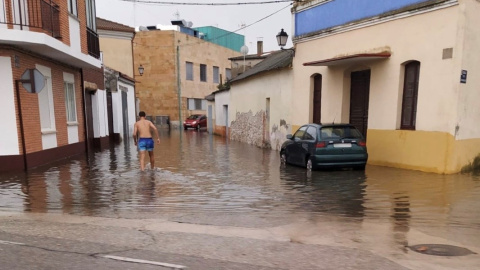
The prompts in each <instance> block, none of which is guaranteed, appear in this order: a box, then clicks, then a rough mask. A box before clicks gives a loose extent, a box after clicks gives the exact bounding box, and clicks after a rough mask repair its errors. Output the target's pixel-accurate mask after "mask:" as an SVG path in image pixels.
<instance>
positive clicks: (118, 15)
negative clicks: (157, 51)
mask: <svg viewBox="0 0 480 270" xmlns="http://www.w3.org/2000/svg"><path fill="white" fill-rule="evenodd" d="M160 1H163V0H148V1H147V0H143V2H144V3H142V2H134V0H127V1H126V0H97V1H96V4H97V16H98V17H100V18H103V19H107V20H110V21H114V22H117V23H121V24H125V25H128V26H132V27H136V26H151V25H157V24H162V25H171V23H170V21H171V20H173V19H176V18H177V15H176V14H179V17H180V19H183V20H185V21H191V22H192V23H193V26H192V27H200V26H215V27H218V28H221V29H224V30H227V31H232V32H234V31H236V30H238V29H240V28H241V25H242V24H245V25H250V24H253V25H251V26H249V27H247V28H245V29H244V30H240V31H238V32H236V33H238V34H241V35H244V36H245V44H246V45H247V47H248V49H249V51H248V53H249V54H254V53H256V52H257V40H258V39H259V38H262V40H263V44H264V45H263V47H264V51H273V50H278V49H279V47H278V44H277V41H276V38H275V36H276V35H277V34H278V32H280V29H281V28H283V29H284V31H285V32H287V33H288V35H289V40H288V43H287V45H286V48H288V47H291V46H292V42H291V37H292V35H291V33H292V30H291V25H292V15H291V13H290V9H291V7H292V6H291V5H289V4H290V2H282V3H274V4H263V5H233V6H210V5H208V6H190V5H165V4H162V5H160V4H154V3H145V2H160ZM260 1H262V0H166V1H163V2H175V3H250V2H260ZM265 1H269V0H265ZM279 10H281V11H279ZM277 11H279V12H278V13H275V12H277ZM273 13H275V14H273ZM272 14H273V15H272ZM269 15H271V16H270V17H268V18H265V17H267V16H269ZM263 18H265V19H263ZM261 19H263V20H262V21H260V22H257V23H255V22H256V21H259V20H261Z"/></svg>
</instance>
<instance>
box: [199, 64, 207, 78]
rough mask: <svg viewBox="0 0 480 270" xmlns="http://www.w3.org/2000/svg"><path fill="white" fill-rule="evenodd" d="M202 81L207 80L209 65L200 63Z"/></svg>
mask: <svg viewBox="0 0 480 270" xmlns="http://www.w3.org/2000/svg"><path fill="white" fill-rule="evenodd" d="M200 81H202V82H206V81H207V65H204V64H200Z"/></svg>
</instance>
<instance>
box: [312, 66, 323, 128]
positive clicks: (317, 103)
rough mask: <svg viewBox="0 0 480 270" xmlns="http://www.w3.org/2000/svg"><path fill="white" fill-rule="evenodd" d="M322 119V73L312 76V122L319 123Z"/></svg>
mask: <svg viewBox="0 0 480 270" xmlns="http://www.w3.org/2000/svg"><path fill="white" fill-rule="evenodd" d="M321 120H322V75H320V74H318V75H315V77H313V123H315V124H321Z"/></svg>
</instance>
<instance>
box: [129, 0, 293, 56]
mask: <svg viewBox="0 0 480 270" xmlns="http://www.w3.org/2000/svg"><path fill="white" fill-rule="evenodd" d="M122 1H126V0H122ZM292 4H293V3H290V4H288V5H287V6H285V7H283V8H281V9H279V10H277V11H275V12H273V13H271V14H269V15H267V16H265V17H263V18H261V19H259V20H257V21H255V22H253V23H250V24H248V25H245V26H242V27H240V28H239V29H237V30H235V31H231V32H228V33H226V34H224V35H220V36H218V37H215V38H214V39H211V40H208V42H210V41H213V40H217V39H220V38H222V37H225V36H228V35H231V34H233V33H236V32H238V31H240V30H243V29H245V28H248V27H250V26H252V25H254V24H257V23H259V22H261V21H263V20H265V19H267V18H269V17H271V16H273V15H275V14H277V13H279V12H280V11H282V10H284V9H286V8H288V7H289V6H291V5H292ZM202 41H206V40H202ZM200 42H201V41H198V42H192V43H189V44H183V45H182V46H191V45H196V44H200ZM135 44H136V45H140V46H145V47H149V48H161V47H167V46H151V45H144V44H139V43H135Z"/></svg>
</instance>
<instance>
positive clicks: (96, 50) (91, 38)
mask: <svg viewBox="0 0 480 270" xmlns="http://www.w3.org/2000/svg"><path fill="white" fill-rule="evenodd" d="M87 44H88V54H89V55H91V56H93V57H95V58H97V59H100V42H99V41H98V34H97V33H95V32H94V31H92V30H91V29H90V28H88V27H87Z"/></svg>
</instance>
